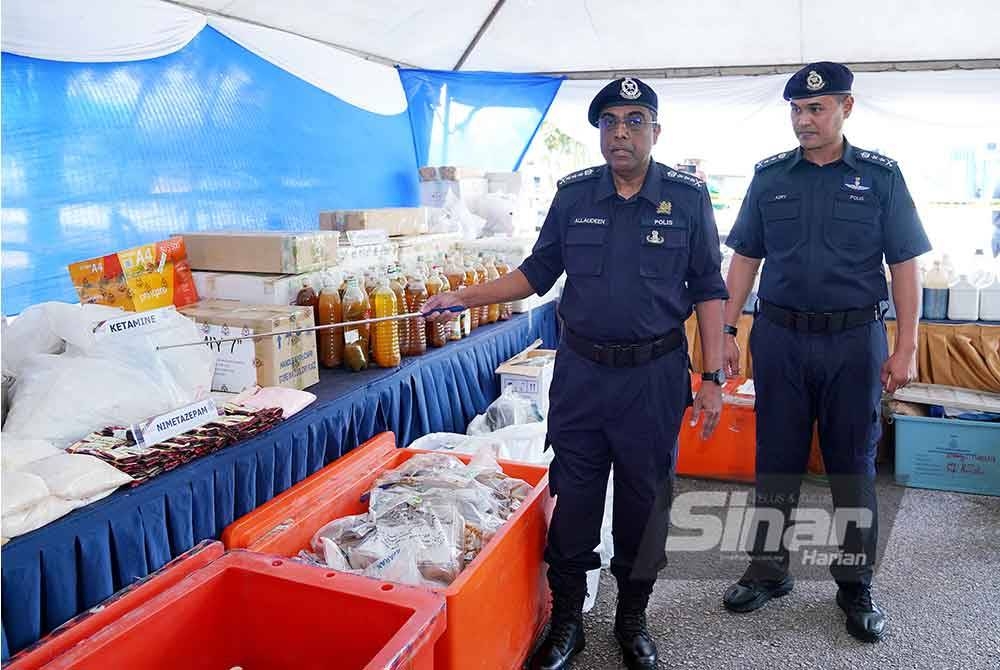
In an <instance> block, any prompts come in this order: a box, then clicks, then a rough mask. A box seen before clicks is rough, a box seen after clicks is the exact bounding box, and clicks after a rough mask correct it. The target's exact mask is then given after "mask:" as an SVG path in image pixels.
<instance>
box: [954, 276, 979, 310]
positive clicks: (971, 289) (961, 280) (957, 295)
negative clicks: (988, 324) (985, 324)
mask: <svg viewBox="0 0 1000 670" xmlns="http://www.w3.org/2000/svg"><path fill="white" fill-rule="evenodd" d="M948 320H949V321H977V320H979V287H978V286H976V285H975V284H973V283H972V282H970V281H969V278H968V277H966V276H965V275H959V276H958V281H957V282H955V283H954V284H952V285H951V287H950V288H949V289H948Z"/></svg>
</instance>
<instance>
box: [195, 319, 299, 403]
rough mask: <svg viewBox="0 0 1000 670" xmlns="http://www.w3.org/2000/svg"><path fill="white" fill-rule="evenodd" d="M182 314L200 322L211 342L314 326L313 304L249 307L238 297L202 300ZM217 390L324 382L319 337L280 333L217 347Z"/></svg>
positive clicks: (291, 386)
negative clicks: (239, 300) (319, 352)
mask: <svg viewBox="0 0 1000 670" xmlns="http://www.w3.org/2000/svg"><path fill="white" fill-rule="evenodd" d="M180 312H181V313H182V314H183V315H184V316H186V317H188V318H190V319H193V320H194V321H195V322H197V323H198V325H199V327H201V329H202V332H203V333H204V334H205V338H206V341H208V342H211V340H212V339H221V338H226V337H235V336H237V335H254V334H258V333H267V332H271V331H276V330H294V329H296V328H312V327H313V325H315V324H314V321H313V310H312V308H311V307H296V306H293V305H285V306H283V305H247V304H243V303H240V302H236V301H234V300H203V301H201V302H199V303H197V304H194V305H191V306H189V307H185V308H183V309H181V310H180ZM216 353H217V354H218V361H217V363H216V370H215V378H214V379H213V380H212V390H213V391H228V392H234V391H235V392H239V391H241V390H243V388H245V387H246V386H249V385H251V383H252V382H255V383H257V384H259V385H260V386H286V387H288V388H294V389H300V390H301V389H305V388H308V387H310V386H312V385H313V384H316V383H318V382H319V360H318V357H317V354H316V335H315V333H313V332H305V333H301V334H298V335H294V334H293V335H278V336H274V337H267V338H261V339H259V340H249V339H248V340H240V341H238V342H226V343H221V344H219V345H217V348H216Z"/></svg>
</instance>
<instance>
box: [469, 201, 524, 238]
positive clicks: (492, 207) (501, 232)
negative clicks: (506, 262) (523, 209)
mask: <svg viewBox="0 0 1000 670" xmlns="http://www.w3.org/2000/svg"><path fill="white" fill-rule="evenodd" d="M518 206H519V205H518V200H517V198H515V197H514V196H512V195H507V194H505V193H490V194H488V195H484V196H483V197H481V198H479V199H478V200H477V201H476V202H475V205H474V206H473V211H475V213H476V214H478V215H479V216H481V217H483V218H484V219H486V225H484V226H483V230H482V232H481V233H480V235H479V236H480V237H509V236H511V235H513V234H514V217H515V216H516V212H517V209H518Z"/></svg>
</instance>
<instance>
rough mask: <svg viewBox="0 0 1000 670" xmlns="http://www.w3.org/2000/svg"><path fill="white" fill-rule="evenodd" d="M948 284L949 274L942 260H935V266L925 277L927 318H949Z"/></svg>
mask: <svg viewBox="0 0 1000 670" xmlns="http://www.w3.org/2000/svg"><path fill="white" fill-rule="evenodd" d="M948 284H949V281H948V276H947V274H946V273H945V272H944V270H943V269H942V265H941V261H934V267H932V268H931V270H930V271H929V272H928V273H927V274H926V276H925V277H924V291H923V298H924V318H925V319H933V320H943V319H947V318H948Z"/></svg>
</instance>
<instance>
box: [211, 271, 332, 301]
mask: <svg viewBox="0 0 1000 670" xmlns="http://www.w3.org/2000/svg"><path fill="white" fill-rule="evenodd" d="M192 274H193V276H194V283H195V286H196V287H197V288H198V295H199V296H201V298H202V299H203V300H238V301H239V302H246V303H250V304H252V305H291V304H293V303H294V302H295V299H296V298H297V297H298V295H299V291H301V290H302V285H303V284H305V283H308V284H309V285H310V286H312V288H313V290H314V291H316V292H317V293H319V291H320V290H321V289H322V288H323V284H324V282H325V281H330V282H331V283H335V284H337V285H338V286H339V285H340V282H339V281H338V279H337V275H339V274H340V273H339V272H337V271H333V270H319V271H316V272H304V273H302V274H298V275H269V274H252V273H250V274H247V273H238V272H194V273H192Z"/></svg>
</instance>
